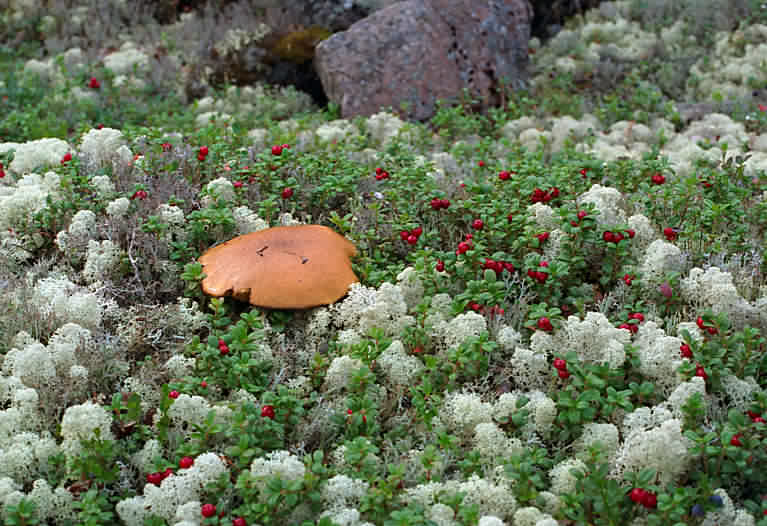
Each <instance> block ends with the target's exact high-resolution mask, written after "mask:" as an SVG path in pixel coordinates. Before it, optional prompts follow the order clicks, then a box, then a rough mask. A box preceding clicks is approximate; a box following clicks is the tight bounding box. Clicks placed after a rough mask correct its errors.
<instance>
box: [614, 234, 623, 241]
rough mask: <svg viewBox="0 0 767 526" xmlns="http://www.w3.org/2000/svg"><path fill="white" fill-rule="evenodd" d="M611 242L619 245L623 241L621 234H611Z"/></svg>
mask: <svg viewBox="0 0 767 526" xmlns="http://www.w3.org/2000/svg"><path fill="white" fill-rule="evenodd" d="M613 241H614V242H615V243H620V242H621V241H623V234H621V233H620V232H613Z"/></svg>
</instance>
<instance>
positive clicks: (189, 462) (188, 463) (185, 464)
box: [178, 457, 194, 469]
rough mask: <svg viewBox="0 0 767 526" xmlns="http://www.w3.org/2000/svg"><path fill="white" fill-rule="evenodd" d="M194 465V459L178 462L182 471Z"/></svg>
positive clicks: (184, 458) (186, 458) (184, 459)
mask: <svg viewBox="0 0 767 526" xmlns="http://www.w3.org/2000/svg"><path fill="white" fill-rule="evenodd" d="M193 465H194V459H193V458H192V457H182V458H181V460H179V461H178V467H180V468H181V469H189V468H191V467H192V466H193Z"/></svg>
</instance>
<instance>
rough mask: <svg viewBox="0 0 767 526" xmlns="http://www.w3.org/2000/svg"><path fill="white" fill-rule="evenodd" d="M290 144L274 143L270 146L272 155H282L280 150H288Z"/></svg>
mask: <svg viewBox="0 0 767 526" xmlns="http://www.w3.org/2000/svg"><path fill="white" fill-rule="evenodd" d="M289 149H290V145H289V144H275V145H274V146H272V155H274V156H280V155H282V150H289Z"/></svg>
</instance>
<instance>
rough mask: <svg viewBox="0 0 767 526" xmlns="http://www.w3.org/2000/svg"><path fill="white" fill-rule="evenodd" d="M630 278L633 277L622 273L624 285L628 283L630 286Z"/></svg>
mask: <svg viewBox="0 0 767 526" xmlns="http://www.w3.org/2000/svg"><path fill="white" fill-rule="evenodd" d="M632 279H633V278H632V277H631V276H630V275H629V274H624V275H623V282H624V283H625V284H626V285H629V286H630V285H631V280H632Z"/></svg>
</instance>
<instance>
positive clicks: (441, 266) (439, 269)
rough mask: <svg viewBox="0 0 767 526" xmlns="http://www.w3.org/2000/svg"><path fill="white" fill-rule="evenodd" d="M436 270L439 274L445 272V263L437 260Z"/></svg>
mask: <svg viewBox="0 0 767 526" xmlns="http://www.w3.org/2000/svg"><path fill="white" fill-rule="evenodd" d="M434 268H435V269H436V270H437V272H442V271H444V270H445V263H444V262H442V261H440V260H437V264H436V265H435V266H434Z"/></svg>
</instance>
